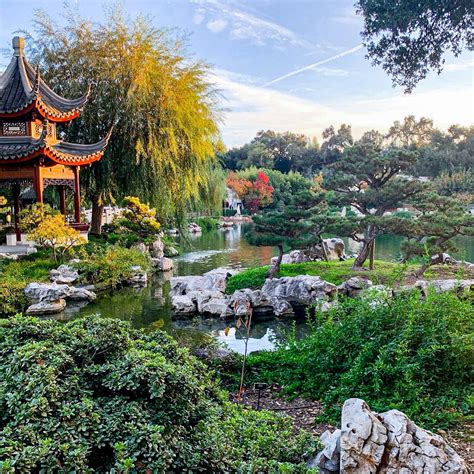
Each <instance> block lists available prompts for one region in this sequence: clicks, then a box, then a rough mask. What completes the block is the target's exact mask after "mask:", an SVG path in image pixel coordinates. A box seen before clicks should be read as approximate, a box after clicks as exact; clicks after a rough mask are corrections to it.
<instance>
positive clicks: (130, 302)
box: [65, 226, 474, 353]
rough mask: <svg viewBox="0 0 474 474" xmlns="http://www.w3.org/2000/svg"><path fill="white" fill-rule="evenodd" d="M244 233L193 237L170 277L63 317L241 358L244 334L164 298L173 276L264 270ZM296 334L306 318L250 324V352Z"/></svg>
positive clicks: (386, 240)
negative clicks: (203, 343) (184, 313)
mask: <svg viewBox="0 0 474 474" xmlns="http://www.w3.org/2000/svg"><path fill="white" fill-rule="evenodd" d="M242 233H243V228H242V227H241V226H236V227H233V228H231V229H226V230H216V231H212V232H208V233H204V234H201V235H196V236H193V237H192V240H191V244H192V250H191V251H189V252H187V253H185V254H184V255H182V256H179V257H177V258H175V259H174V265H175V268H174V272H173V274H171V272H168V273H165V274H158V275H156V276H155V277H153V279H152V280H151V282H150V283H149V285H148V286H147V287H146V288H141V289H137V288H124V289H121V290H117V291H114V292H110V293H106V294H102V295H100V296H99V298H98V299H97V301H96V302H94V303H91V304H88V305H87V306H84V307H82V308H81V307H78V306H76V307H69V306H68V309H67V312H66V314H65V318H67V319H72V318H77V317H82V316H85V315H90V314H99V315H101V316H103V317H108V318H116V319H122V320H126V321H130V322H131V324H132V325H133V326H134V327H137V328H146V329H150V330H151V329H157V328H161V329H164V330H166V331H168V332H170V333H171V334H173V335H175V336H177V337H179V338H187V339H192V340H195V341H196V342H198V341H199V340H200V339H202V338H205V337H208V336H212V337H215V338H217V340H218V341H220V342H222V343H224V344H226V345H227V346H228V347H229V348H230V349H232V350H234V351H237V352H240V353H242V352H243V350H244V341H243V338H242V335H241V334H239V333H238V332H237V333H236V331H235V329H234V328H233V327H232V324H230V326H231V329H230V331H229V332H228V334H227V336H226V335H225V332H224V331H225V328H226V325H227V324H226V323H225V322H224V321H220V320H219V319H218V318H212V319H206V318H202V317H198V316H196V317H194V318H189V317H188V318H182V317H180V318H176V317H174V316H172V314H171V305H170V301H169V298H168V292H169V279H170V278H171V277H172V276H181V275H201V274H203V273H205V272H207V271H209V270H212V269H214V268H217V267H224V266H225V267H231V268H245V267H252V266H259V265H268V263H269V261H270V258H271V257H272V256H273V255H275V250H274V248H273V247H254V246H250V245H249V244H248V243H247V242H246V241H245V239H243V238H242ZM400 241H401V237H398V236H394V235H386V236H383V237H381V238H380V239H378V240H377V244H376V258H379V259H383V260H395V259H396V258H397V257H398V253H399V245H400ZM459 245H460V247H462V248H463V251H462V253H461V254H460V255H459V257H460V258H463V259H466V260H470V261H474V239H469V240H468V239H466V240H465V241H460V242H459ZM346 247H347V249H348V250H347V251H348V252H357V250H358V247H357V244H356V243H355V242H349V241H346ZM293 329H294V330H295V331H296V335H297V337H300V336H302V335H304V333H305V332H306V330H307V329H306V325H305V320H304V317H301V318H297V319H296V320H295V321H294V322H293V321H289V320H288V319H284V318H283V319H278V318H273V317H272V318H268V319H264V320H262V319H259V320H254V321H253V322H252V330H251V334H250V335H251V339H250V341H249V351H251V352H253V351H256V350H263V349H271V348H273V347H274V346H275V343H276V342H277V341H278V340H280V339H282V337H283V336H284V334H285V333H286V332H288V331H289V330H293Z"/></svg>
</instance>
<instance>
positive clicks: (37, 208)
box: [19, 202, 59, 234]
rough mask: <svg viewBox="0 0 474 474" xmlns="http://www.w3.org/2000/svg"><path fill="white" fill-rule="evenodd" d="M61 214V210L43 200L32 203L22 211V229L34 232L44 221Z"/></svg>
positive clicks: (26, 231) (20, 216)
mask: <svg viewBox="0 0 474 474" xmlns="http://www.w3.org/2000/svg"><path fill="white" fill-rule="evenodd" d="M57 215H59V211H57V210H56V209H53V208H52V207H51V206H50V205H49V204H43V203H41V202H39V203H35V204H31V205H30V206H28V207H26V208H25V209H23V210H22V211H21V212H20V215H19V218H20V229H21V231H22V232H25V233H27V234H28V233H30V232H33V231H34V230H35V229H36V228H37V227H38V226H39V225H40V224H41V223H42V222H44V221H46V220H48V219H51V218H53V217H55V216H57Z"/></svg>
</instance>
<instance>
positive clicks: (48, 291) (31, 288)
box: [25, 282, 72, 303]
mask: <svg viewBox="0 0 474 474" xmlns="http://www.w3.org/2000/svg"><path fill="white" fill-rule="evenodd" d="M71 291H72V290H71V287H70V286H68V285H59V284H57V283H36V282H34V283H29V284H28V285H27V286H26V288H25V295H26V296H27V297H28V298H30V299H31V300H32V301H35V302H37V303H39V302H43V301H58V300H60V299H64V298H67V297H68V296H69V295H70V294H71Z"/></svg>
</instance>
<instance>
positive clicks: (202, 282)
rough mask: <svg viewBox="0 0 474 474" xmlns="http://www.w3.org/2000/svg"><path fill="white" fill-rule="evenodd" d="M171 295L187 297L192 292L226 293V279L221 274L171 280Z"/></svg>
mask: <svg viewBox="0 0 474 474" xmlns="http://www.w3.org/2000/svg"><path fill="white" fill-rule="evenodd" d="M170 283H171V289H170V295H171V296H173V295H185V294H186V293H189V292H190V291H201V290H211V291H220V292H221V293H224V292H225V283H226V277H225V276H224V275H222V274H220V273H217V274H209V275H203V276H182V277H174V278H171V280H170Z"/></svg>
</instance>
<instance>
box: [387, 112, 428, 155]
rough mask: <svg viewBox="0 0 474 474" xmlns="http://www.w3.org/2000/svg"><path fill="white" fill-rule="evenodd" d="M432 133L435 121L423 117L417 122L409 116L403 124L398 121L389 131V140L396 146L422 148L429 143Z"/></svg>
mask: <svg viewBox="0 0 474 474" xmlns="http://www.w3.org/2000/svg"><path fill="white" fill-rule="evenodd" d="M432 133H433V120H431V119H429V118H426V117H421V118H420V120H418V121H417V120H416V118H415V116H414V115H409V116H408V117H405V119H404V120H403V123H400V122H399V121H398V120H397V121H395V122H394V124H393V125H392V126H391V127H390V129H389V131H388V134H387V139H388V140H390V142H391V143H393V144H394V145H396V146H401V147H406V148H408V147H410V146H415V147H420V146H422V145H426V144H428V143H429V141H430V140H431V136H432Z"/></svg>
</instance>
